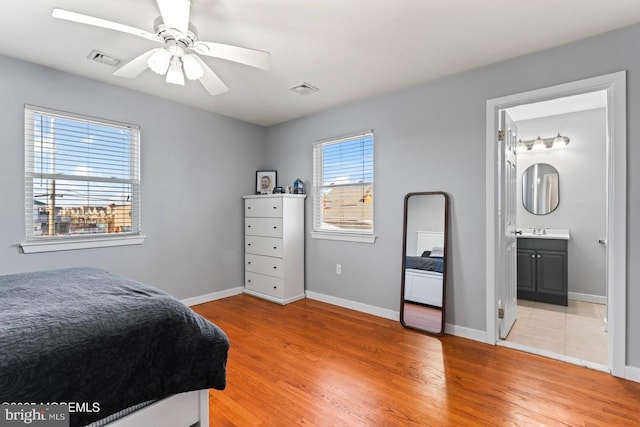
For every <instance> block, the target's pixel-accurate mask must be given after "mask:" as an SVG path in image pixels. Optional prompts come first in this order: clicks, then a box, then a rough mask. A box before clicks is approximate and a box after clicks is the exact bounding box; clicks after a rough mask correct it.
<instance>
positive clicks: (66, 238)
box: [20, 104, 145, 254]
mask: <svg viewBox="0 0 640 427" xmlns="http://www.w3.org/2000/svg"><path fill="white" fill-rule="evenodd" d="M24 111H25V119H24V120H25V241H24V242H22V243H20V247H21V248H22V251H23V253H25V254H27V253H38V252H51V251H64V250H74V249H89V248H103V247H110V246H128V245H140V244H142V243H143V242H144V239H145V236H144V235H143V234H142V233H141V221H140V127H139V126H137V125H132V124H128V123H121V122H116V121H113V120H105V119H100V118H95V117H89V116H85V115H81V114H76V113H68V112H64V111H58V110H54V109H50V108H43V107H37V106H33V105H28V104H25V107H24ZM35 114H41V115H45V116H52V117H59V118H64V119H67V120H75V121H78V122H87V123H92V124H97V125H101V126H111V127H120V128H126V129H128V130H129V131H131V137H130V149H129V150H130V155H129V156H130V157H129V160H130V175H129V179H128V180H127V182H128V183H129V184H131V187H132V192H131V193H132V194H131V226H132V230H131V232H126V233H117V234H115V233H114V235H107V234H95V235H92V234H81V235H78V236H72V235H56V236H34V234H33V212H34V211H33V209H34V202H33V200H34V194H33V180H34V178H35V165H34V157H33V153H34V145H35V140H34V139H33V138H32V137H31V131H30V130H29V129H30V126H31V124H30V123H29V119H30V118H32V117H33V116H34V115H35ZM54 178H55V177H54ZM63 178H65V179H72V180H74V178H70V177H68V176H63ZM114 179H115V178H114ZM75 180H77V178H76V179H75ZM80 180H81V179H80Z"/></svg>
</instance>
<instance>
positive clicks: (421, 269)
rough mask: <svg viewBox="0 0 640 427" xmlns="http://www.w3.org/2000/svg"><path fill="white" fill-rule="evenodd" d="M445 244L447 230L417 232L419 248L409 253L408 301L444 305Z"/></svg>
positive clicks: (406, 281)
mask: <svg viewBox="0 0 640 427" xmlns="http://www.w3.org/2000/svg"><path fill="white" fill-rule="evenodd" d="M443 248H444V233H443V232H441V231H424V230H422V231H417V232H416V249H415V252H413V253H414V254H413V255H409V254H407V255H405V270H404V300H405V301H408V302H415V303H420V304H426V305H429V306H433V307H439V308H442V293H443V292H442V286H443V283H442V277H443V275H442V271H443V265H444V264H443V256H444V253H443Z"/></svg>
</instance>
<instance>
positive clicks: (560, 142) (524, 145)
mask: <svg viewBox="0 0 640 427" xmlns="http://www.w3.org/2000/svg"><path fill="white" fill-rule="evenodd" d="M569 141H571V140H570V139H569V137H568V136H562V135H560V134H559V133H558V135H557V136H553V137H551V138H540V137H537V138H536V139H531V140H528V141H523V140H519V141H518V143H517V144H516V152H518V153H525V152H527V151H532V150H544V149H547V148H558V147H566V146H567V144H569Z"/></svg>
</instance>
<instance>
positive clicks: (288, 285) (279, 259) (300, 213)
mask: <svg viewBox="0 0 640 427" xmlns="http://www.w3.org/2000/svg"><path fill="white" fill-rule="evenodd" d="M305 197H306V196H305V195H303V194H272V195H257V196H243V198H244V242H245V243H244V248H245V254H244V261H245V265H244V268H245V273H244V276H245V278H244V282H245V283H244V292H245V293H247V294H249V295H253V296H256V297H260V298H264V299H266V300H269V301H272V302H276V303H279V304H288V303H290V302H293V301H297V300H299V299H302V298H304V297H305V293H304V199H305Z"/></svg>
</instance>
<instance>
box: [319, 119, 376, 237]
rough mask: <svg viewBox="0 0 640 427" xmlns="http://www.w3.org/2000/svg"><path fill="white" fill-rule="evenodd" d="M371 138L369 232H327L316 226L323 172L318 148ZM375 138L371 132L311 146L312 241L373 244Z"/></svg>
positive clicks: (328, 140) (320, 210) (320, 204)
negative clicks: (370, 211) (371, 193)
mask: <svg viewBox="0 0 640 427" xmlns="http://www.w3.org/2000/svg"><path fill="white" fill-rule="evenodd" d="M366 137H371V138H372V140H373V142H372V144H373V146H372V149H373V157H374V159H373V168H372V173H373V175H372V179H371V181H370V182H367V183H369V184H371V188H372V191H373V195H374V196H373V202H372V203H373V204H374V206H372V214H371V215H372V216H371V230H363V231H356V230H353V231H346V230H341V231H334V230H327V229H324V228H321V227H319V226H318V224H319V223H321V222H322V221H321V220H320V219H319V218H318V215H321V214H322V213H321V212H322V200H323V199H322V194H323V191H322V190H323V188H325V187H324V186H322V185H321V183H322V182H323V177H322V170H323V159H322V156H321V152H322V151H321V150H320V148H321V147H322V146H325V145H329V144H337V143H341V142H349V141H353V140H357V139H360V138H366ZM374 181H375V138H374V137H373V131H366V132H359V133H357V134H352V135H348V136H343V137H339V138H332V139H327V140H322V141H316V142H315V143H314V145H313V192H312V194H313V231H312V232H311V237H312V238H314V239H325V240H341V241H348V242H356V243H375V241H376V235H375V234H374V230H375V215H374V212H375V188H374Z"/></svg>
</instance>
